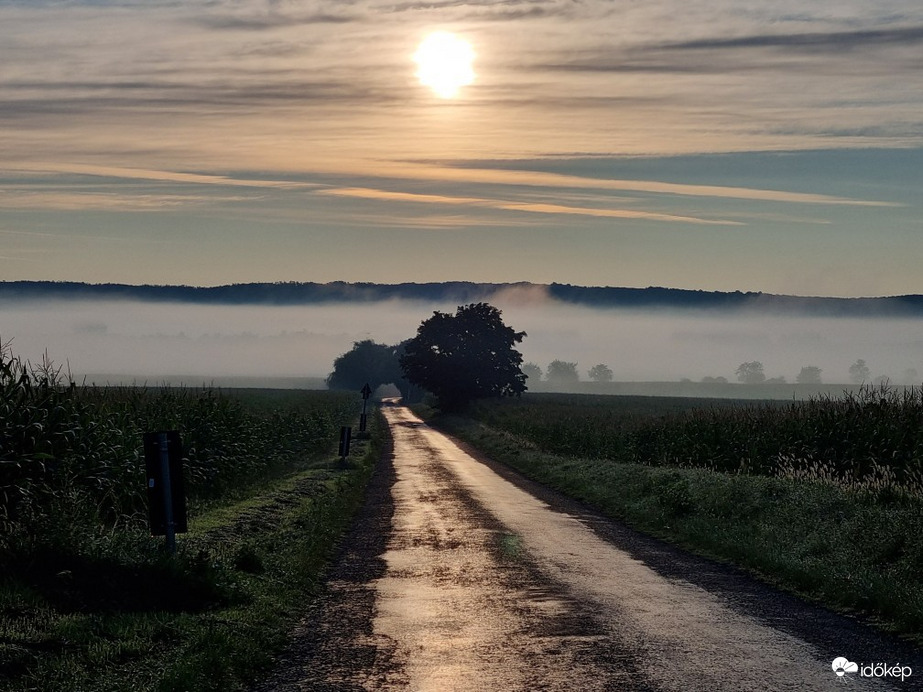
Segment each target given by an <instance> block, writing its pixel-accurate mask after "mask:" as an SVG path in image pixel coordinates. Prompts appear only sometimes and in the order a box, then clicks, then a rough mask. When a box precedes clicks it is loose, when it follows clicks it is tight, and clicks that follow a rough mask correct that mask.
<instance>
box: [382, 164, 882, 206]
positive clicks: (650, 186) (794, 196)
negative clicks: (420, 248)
mask: <svg viewBox="0 0 923 692" xmlns="http://www.w3.org/2000/svg"><path fill="white" fill-rule="evenodd" d="M388 174H389V175H390V174H392V171H388ZM417 175H418V176H419V177H420V178H421V179H426V180H441V181H453V182H460V181H464V182H472V183H475V182H476V183H482V184H504V185H528V186H540V187H550V188H554V187H558V188H583V189H588V190H619V191H629V192H650V193H658V194H669V195H679V196H684V197H715V198H722V199H743V200H757V201H764V202H789V203H798V204H831V205H847V206H861V207H893V206H900V205H895V204H894V203H891V202H879V201H874V200H861V199H850V198H846V197H837V196H834V195H821V194H814V193H808V192H789V191H786V190H766V189H758V188H747V187H729V186H725V185H689V184H684V183H667V182H662V181H657V180H613V179H609V178H586V177H581V176H575V175H563V174H560V173H544V172H536V171H523V170H501V169H487V168H462V167H451V166H441V167H437V166H426V165H421V166H420V167H419V169H418V171H417Z"/></svg>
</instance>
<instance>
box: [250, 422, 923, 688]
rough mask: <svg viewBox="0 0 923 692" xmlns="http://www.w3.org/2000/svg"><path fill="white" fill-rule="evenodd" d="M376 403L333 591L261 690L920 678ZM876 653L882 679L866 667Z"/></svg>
mask: <svg viewBox="0 0 923 692" xmlns="http://www.w3.org/2000/svg"><path fill="white" fill-rule="evenodd" d="M385 414H386V417H387V419H388V421H389V425H390V429H391V433H392V439H393V448H392V449H391V450H390V452H389V453H388V454H386V455H385V457H384V458H383V459H382V462H381V464H380V465H379V468H378V469H377V470H376V473H375V475H374V477H373V479H372V482H371V485H370V489H369V495H368V498H367V501H366V503H365V505H364V507H363V509H362V511H361V513H360V515H359V517H358V518H357V521H356V523H355V525H354V526H353V528H352V530H351V532H350V533H349V535H348V536H347V537H346V538H345V540H344V541H343V544H342V548H341V551H340V554H339V556H338V558H337V560H336V562H335V563H334V565H333V566H332V568H331V570H330V573H329V575H328V584H327V589H326V591H325V593H324V594H323V596H322V597H321V598H320V599H319V600H318V601H316V602H315V603H313V604H311V606H310V607H309V609H308V611H307V613H306V616H305V618H304V620H303V622H302V623H301V624H300V625H299V627H298V629H297V630H296V631H295V632H294V633H293V638H292V645H291V646H290V648H289V650H288V651H287V652H286V654H285V655H284V656H283V657H282V658H281V659H280V661H279V665H278V666H277V668H276V670H275V672H274V674H273V675H272V677H270V678H269V679H268V680H266V681H264V682H263V683H261V684H260V685H259V686H257V687H255V688H254V690H256V691H259V692H265V691H267V690H434V691H437V690H438V691H440V692H442V691H452V690H459V691H460V690H485V691H487V690H562V691H564V690H567V691H568V692H570V691H572V690H581V691H582V690H589V691H592V690H638V691H644V690H665V691H666V690H680V691H683V692H685V691H697V690H702V691H703V692H704V691H706V690H708V691H712V690H715V691H718V690H734V691H737V690H793V691H794V690H798V691H801V690H804V691H811V690H844V689H852V690H890V689H897V690H911V689H923V684H921V683H923V653H921V652H920V650H919V649H917V648H915V647H913V646H911V645H909V644H907V643H904V642H902V641H899V640H896V639H892V638H889V637H887V636H885V635H883V634H881V633H879V632H878V631H877V630H875V629H873V628H871V627H869V626H867V625H865V624H863V623H861V622H859V621H857V620H855V619H853V618H847V617H843V616H840V615H836V614H834V613H831V612H829V611H827V610H825V609H823V608H820V607H818V606H815V605H811V604H808V603H804V602H802V601H801V600H799V599H797V598H795V597H793V596H790V595H787V594H783V593H780V592H778V591H776V590H774V589H772V588H770V587H768V586H766V585H765V584H762V583H760V582H758V581H756V580H754V579H752V578H751V577H750V576H748V575H747V574H745V573H744V572H742V571H740V570H737V569H734V568H732V567H728V566H725V565H721V564H718V563H714V562H712V561H709V560H705V559H702V558H699V557H696V556H693V555H690V554H688V553H685V552H683V551H681V550H678V549H676V548H674V547H671V546H669V545H667V544H665V543H662V542H660V541H657V540H655V539H651V538H648V537H645V536H642V535H641V534H638V533H637V532H634V531H632V530H631V529H629V528H627V527H625V526H622V525H620V524H618V523H616V522H612V521H609V520H607V519H605V518H603V517H600V516H598V515H596V514H594V513H593V512H591V511H590V510H588V509H587V508H585V507H583V506H581V505H580V504H579V503H576V502H574V501H572V500H569V499H568V498H565V497H562V496H560V495H559V494H557V493H555V492H553V491H550V490H548V489H546V488H543V487H542V486H539V485H537V484H535V483H532V482H530V481H528V480H526V479H523V478H522V477H520V476H518V474H516V473H515V472H513V471H511V470H510V469H508V468H506V467H503V466H502V465H499V464H495V463H494V462H492V461H490V460H489V459H484V458H483V457H481V456H480V455H478V454H477V453H476V452H473V450H470V449H467V448H465V447H464V445H461V444H459V443H457V442H456V441H454V440H452V439H450V438H448V437H447V436H445V435H444V434H442V433H439V432H437V431H435V430H432V429H431V428H429V427H428V426H426V425H425V424H423V423H422V422H421V421H419V420H418V419H416V418H415V417H414V416H413V415H412V414H411V413H410V412H409V411H408V410H407V409H405V408H402V407H397V406H394V407H386V408H385ZM839 657H845V658H847V659H848V660H850V661H853V662H856V663H857V664H858V666H859V667H860V669H859V671H857V672H855V673H853V672H847V673H845V674H844V675H843V676H842V677H839V676H837V675H836V673H835V672H834V670H833V668H832V665H831V664H832V662H833V660H834V659H836V658H839ZM876 663H884V664H887V666H888V669H887V670H888V671H889V672H890V673H891V674H890V675H888V676H887V677H877V678H871V677H867V676H863V675H862V674H861V671H862V670H863V668H862V666H863V665H869V664H876ZM897 665H900V666H901V667H909V669H910V670H911V671H912V672H911V674H910V676H909V677H905V680H904V681H903V682H902V681H900V680H899V679H895V678H894V675H893V673H894V672H895V671H894V666H897ZM865 670H866V672H873V673H874V672H882V670H883V669H882V668H881V667H879V668H878V669H877V671H876V670H874V669H872V670H870V669H868V668H866V669H865ZM905 671H906V668H905Z"/></svg>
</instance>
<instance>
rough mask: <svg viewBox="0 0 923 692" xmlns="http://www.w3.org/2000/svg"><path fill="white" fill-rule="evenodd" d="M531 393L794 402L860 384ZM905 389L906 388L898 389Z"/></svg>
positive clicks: (648, 386)
mask: <svg viewBox="0 0 923 692" xmlns="http://www.w3.org/2000/svg"><path fill="white" fill-rule="evenodd" d="M528 386H529V391H530V392H536V393H570V394H597V395H609V396H667V397H674V396H679V397H696V398H706V399H760V400H762V399H776V400H786V401H791V400H793V399H795V400H803V399H809V398H811V397H816V396H828V395H829V396H839V395H841V394H843V393H844V392H852V393H856V392H858V391H859V390H860V389H861V388H862V385H857V384H795V383H788V384H776V383H770V384H741V383H740V382H727V383H715V382H577V383H574V384H569V385H553V384H550V383H548V382H529V383H528ZM897 388H898V389H903V387H897Z"/></svg>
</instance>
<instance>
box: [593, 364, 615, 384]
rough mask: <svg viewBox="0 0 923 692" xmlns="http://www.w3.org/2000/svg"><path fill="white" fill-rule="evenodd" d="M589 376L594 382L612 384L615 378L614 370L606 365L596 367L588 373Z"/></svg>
mask: <svg viewBox="0 0 923 692" xmlns="http://www.w3.org/2000/svg"><path fill="white" fill-rule="evenodd" d="M587 375H589V377H590V379H591V380H593V381H594V382H612V378H613V373H612V368H610V367H609V366H608V365H606V364H605V363H598V364H597V365H594V366H593V367H592V368H590V369H589V370H588V371H587Z"/></svg>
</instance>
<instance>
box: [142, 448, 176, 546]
mask: <svg viewBox="0 0 923 692" xmlns="http://www.w3.org/2000/svg"><path fill="white" fill-rule="evenodd" d="M143 440H144V464H145V467H146V470H147V500H148V514H149V516H150V522H151V535H152V536H164V537H165V538H166V548H167V552H168V553H169V554H170V555H175V554H176V534H177V533H186V531H187V526H186V492H185V488H184V486H183V444H182V440H181V439H180V434H179V431H177V430H167V431H160V432H150V433H144V436H143Z"/></svg>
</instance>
